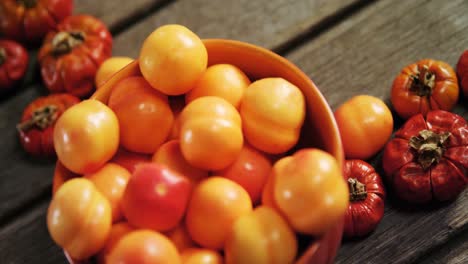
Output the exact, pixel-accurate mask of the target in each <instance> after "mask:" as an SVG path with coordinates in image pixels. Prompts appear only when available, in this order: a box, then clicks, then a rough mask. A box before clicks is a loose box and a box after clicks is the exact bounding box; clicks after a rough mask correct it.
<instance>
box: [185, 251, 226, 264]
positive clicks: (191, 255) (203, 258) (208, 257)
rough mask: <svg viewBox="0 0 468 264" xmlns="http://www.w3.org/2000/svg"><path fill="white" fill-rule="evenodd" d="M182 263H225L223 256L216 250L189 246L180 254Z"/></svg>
mask: <svg viewBox="0 0 468 264" xmlns="http://www.w3.org/2000/svg"><path fill="white" fill-rule="evenodd" d="M180 257H181V259H182V264H223V257H222V256H221V255H220V254H219V253H218V252H217V251H215V250H212V249H206V248H188V249H185V250H184V251H182V253H181V255H180Z"/></svg>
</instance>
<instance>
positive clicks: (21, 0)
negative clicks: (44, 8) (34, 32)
mask: <svg viewBox="0 0 468 264" xmlns="http://www.w3.org/2000/svg"><path fill="white" fill-rule="evenodd" d="M16 3H18V4H20V5H22V6H24V7H25V8H34V7H35V6H36V4H37V0H16Z"/></svg>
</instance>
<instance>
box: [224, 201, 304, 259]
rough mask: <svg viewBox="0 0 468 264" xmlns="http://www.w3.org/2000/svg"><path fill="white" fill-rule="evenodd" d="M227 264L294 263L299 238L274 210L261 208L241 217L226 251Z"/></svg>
mask: <svg viewBox="0 0 468 264" xmlns="http://www.w3.org/2000/svg"><path fill="white" fill-rule="evenodd" d="M224 252H225V260H226V264H241V263H257V264H275V263H277V264H282V263H294V259H295V257H296V255H297V252H298V243H297V239H296V234H295V233H294V231H293V230H292V228H291V227H290V226H289V224H288V222H287V221H286V220H285V219H283V217H282V216H281V215H280V214H279V213H278V212H277V211H276V210H274V209H272V208H269V207H266V206H259V207H257V208H255V210H253V211H252V212H250V213H248V214H245V215H243V216H241V217H239V218H238V219H237V220H236V221H235V222H234V225H233V227H232V231H231V233H230V234H229V236H228V238H227V240H226V244H225V247H224Z"/></svg>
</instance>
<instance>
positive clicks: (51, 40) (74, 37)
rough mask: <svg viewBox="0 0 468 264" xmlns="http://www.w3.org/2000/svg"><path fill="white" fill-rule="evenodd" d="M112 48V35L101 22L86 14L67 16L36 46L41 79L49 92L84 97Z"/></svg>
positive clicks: (90, 89)
mask: <svg viewBox="0 0 468 264" xmlns="http://www.w3.org/2000/svg"><path fill="white" fill-rule="evenodd" d="M111 52H112V36H111V33H110V32H109V31H108V29H107V27H106V25H105V24H104V23H103V22H101V21H100V20H99V19H97V18H95V17H92V16H89V15H75V16H69V17H67V18H66V19H65V20H63V21H62V22H61V23H60V24H58V26H57V30H54V31H51V32H49V33H48V34H47V36H46V38H45V40H44V44H43V45H42V47H41V49H40V50H39V54H38V60H39V63H40V64H41V75H42V79H43V80H44V83H45V85H46V87H47V88H48V89H49V91H50V92H53V93H57V92H68V93H71V94H73V95H75V96H78V97H81V98H83V97H86V96H88V95H90V94H91V93H92V92H93V90H94V77H95V75H96V71H97V69H98V68H99V66H100V65H101V63H102V62H103V61H104V60H106V59H107V58H109V57H110V56H111Z"/></svg>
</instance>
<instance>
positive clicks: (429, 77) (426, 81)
mask: <svg viewBox="0 0 468 264" xmlns="http://www.w3.org/2000/svg"><path fill="white" fill-rule="evenodd" d="M419 69H420V68H419V67H418V72H417V73H416V74H414V75H411V76H410V77H411V80H412V82H411V84H410V91H412V92H414V93H416V94H417V95H418V96H421V97H423V96H429V95H431V94H432V89H433V88H434V85H435V74H434V73H433V72H430V71H429V67H428V66H427V65H424V66H423V67H422V69H420V70H419Z"/></svg>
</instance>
